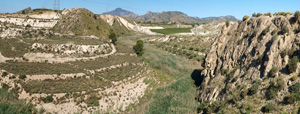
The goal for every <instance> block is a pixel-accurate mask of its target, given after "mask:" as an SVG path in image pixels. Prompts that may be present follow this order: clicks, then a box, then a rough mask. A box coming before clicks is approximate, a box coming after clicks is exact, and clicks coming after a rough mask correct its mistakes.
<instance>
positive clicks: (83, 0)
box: [0, 0, 300, 19]
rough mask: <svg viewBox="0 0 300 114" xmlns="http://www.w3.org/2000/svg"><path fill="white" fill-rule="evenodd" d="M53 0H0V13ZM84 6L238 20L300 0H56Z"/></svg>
mask: <svg viewBox="0 0 300 114" xmlns="http://www.w3.org/2000/svg"><path fill="white" fill-rule="evenodd" d="M54 1H55V0H0V13H13V12H17V11H20V10H22V9H25V8H27V7H31V8H33V9H35V8H48V9H52V8H53V5H54ZM64 8H66V9H68V8H86V9H88V10H90V11H92V12H94V13H96V14H101V13H104V12H107V11H111V10H114V9H116V8H122V9H125V10H128V11H132V12H134V13H136V14H138V15H144V14H145V13H147V12H148V11H151V12H162V11H181V12H183V13H186V14H187V15H189V16H192V17H200V18H202V17H210V16H225V15H233V16H235V17H236V18H238V19H242V17H243V16H244V15H249V16H251V15H252V14H253V13H257V12H261V13H265V12H271V13H274V12H281V11H290V12H295V11H296V10H300V0H60V9H61V10H62V9H64Z"/></svg>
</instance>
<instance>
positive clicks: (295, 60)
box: [287, 56, 299, 73]
mask: <svg viewBox="0 0 300 114" xmlns="http://www.w3.org/2000/svg"><path fill="white" fill-rule="evenodd" d="M298 62H299V59H298V57H297V56H294V57H293V58H292V60H290V61H289V63H288V65H287V67H288V71H289V73H293V72H295V71H296V70H297V67H298V66H297V63H298Z"/></svg>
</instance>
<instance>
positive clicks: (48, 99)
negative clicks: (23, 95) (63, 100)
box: [43, 96, 53, 103]
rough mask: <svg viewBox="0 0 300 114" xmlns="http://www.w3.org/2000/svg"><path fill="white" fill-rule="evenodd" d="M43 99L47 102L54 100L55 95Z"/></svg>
mask: <svg viewBox="0 0 300 114" xmlns="http://www.w3.org/2000/svg"><path fill="white" fill-rule="evenodd" d="M43 101H44V102H45V103H50V102H53V97H52V96H47V97H46V98H44V99H43Z"/></svg>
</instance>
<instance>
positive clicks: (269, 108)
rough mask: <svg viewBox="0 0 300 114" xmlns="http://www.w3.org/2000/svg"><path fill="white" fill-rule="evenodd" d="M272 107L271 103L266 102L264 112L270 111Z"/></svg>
mask: <svg viewBox="0 0 300 114" xmlns="http://www.w3.org/2000/svg"><path fill="white" fill-rule="evenodd" d="M273 109H274V105H273V104H272V103H268V104H267V105H266V106H265V109H264V112H271V111H272V110H273Z"/></svg>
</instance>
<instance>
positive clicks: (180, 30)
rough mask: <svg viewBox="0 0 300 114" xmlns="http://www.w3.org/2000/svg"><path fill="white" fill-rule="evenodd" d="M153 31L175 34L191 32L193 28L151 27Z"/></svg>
mask: <svg viewBox="0 0 300 114" xmlns="http://www.w3.org/2000/svg"><path fill="white" fill-rule="evenodd" d="M150 30H151V31H152V32H156V33H161V34H175V33H190V32H191V28H165V29H150Z"/></svg>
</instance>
